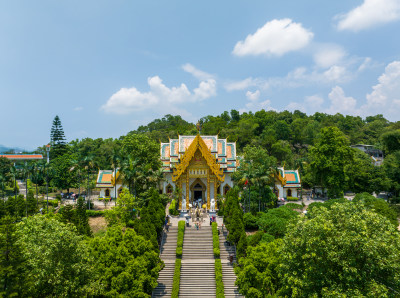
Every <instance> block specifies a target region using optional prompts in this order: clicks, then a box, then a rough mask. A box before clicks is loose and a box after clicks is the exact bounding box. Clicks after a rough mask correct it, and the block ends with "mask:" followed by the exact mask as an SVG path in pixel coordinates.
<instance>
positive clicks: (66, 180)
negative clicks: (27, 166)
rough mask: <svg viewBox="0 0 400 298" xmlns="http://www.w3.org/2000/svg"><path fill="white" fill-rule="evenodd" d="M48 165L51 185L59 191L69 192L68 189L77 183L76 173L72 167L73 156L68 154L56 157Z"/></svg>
mask: <svg viewBox="0 0 400 298" xmlns="http://www.w3.org/2000/svg"><path fill="white" fill-rule="evenodd" d="M50 165H51V168H52V175H51V176H52V177H51V181H52V184H53V185H54V186H56V187H57V188H59V189H67V192H69V189H70V188H71V187H74V186H75V185H76V184H77V182H78V172H77V169H76V168H74V167H73V156H72V155H71V154H68V153H67V154H64V155H62V156H58V157H57V158H54V159H53V160H52V161H51V163H50Z"/></svg>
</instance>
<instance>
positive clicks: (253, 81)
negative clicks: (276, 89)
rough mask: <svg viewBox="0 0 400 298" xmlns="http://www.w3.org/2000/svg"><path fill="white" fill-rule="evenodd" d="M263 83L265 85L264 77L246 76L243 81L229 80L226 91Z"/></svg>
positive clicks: (258, 85) (243, 88) (259, 85)
mask: <svg viewBox="0 0 400 298" xmlns="http://www.w3.org/2000/svg"><path fill="white" fill-rule="evenodd" d="M262 85H265V80H262V79H259V78H257V79H253V78H251V77H250V78H246V79H244V80H241V81H236V82H229V83H226V84H225V85H224V87H225V89H226V91H238V90H245V89H247V88H249V87H254V86H257V87H261V86H262Z"/></svg>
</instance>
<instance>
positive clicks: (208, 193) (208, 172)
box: [207, 170, 211, 210]
mask: <svg viewBox="0 0 400 298" xmlns="http://www.w3.org/2000/svg"><path fill="white" fill-rule="evenodd" d="M210 203H211V202H210V171H209V170H208V171H207V209H208V210H209V209H210Z"/></svg>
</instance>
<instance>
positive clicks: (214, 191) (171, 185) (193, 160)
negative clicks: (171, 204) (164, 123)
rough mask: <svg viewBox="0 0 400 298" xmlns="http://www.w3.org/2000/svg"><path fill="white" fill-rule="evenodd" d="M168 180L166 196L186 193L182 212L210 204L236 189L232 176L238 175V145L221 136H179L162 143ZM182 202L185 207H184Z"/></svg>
mask: <svg viewBox="0 0 400 298" xmlns="http://www.w3.org/2000/svg"><path fill="white" fill-rule="evenodd" d="M161 160H162V164H163V171H164V178H165V182H164V183H163V186H162V187H163V189H162V191H163V193H172V192H173V190H174V189H175V188H176V187H177V186H178V187H179V189H180V190H181V191H182V198H181V199H180V200H179V201H180V202H179V204H180V205H179V209H189V204H192V205H194V204H196V203H200V204H201V205H202V204H207V208H208V209H209V208H210V203H211V200H212V199H216V197H217V195H218V194H222V195H223V194H226V193H227V192H228V190H229V189H231V188H232V186H233V182H232V179H231V175H232V173H233V172H235V171H236V167H237V158H236V143H229V142H228V141H227V140H226V139H219V138H218V136H200V135H199V134H198V135H197V136H179V138H178V139H171V140H169V142H168V143H161ZM182 202H183V203H184V206H182Z"/></svg>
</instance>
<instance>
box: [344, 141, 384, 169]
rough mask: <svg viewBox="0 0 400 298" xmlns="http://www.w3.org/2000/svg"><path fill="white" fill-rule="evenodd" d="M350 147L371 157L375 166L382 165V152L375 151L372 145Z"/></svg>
mask: <svg viewBox="0 0 400 298" xmlns="http://www.w3.org/2000/svg"><path fill="white" fill-rule="evenodd" d="M350 147H351V148H356V149H359V150H361V151H363V152H365V153H366V154H368V155H369V156H370V157H371V159H372V161H373V163H374V165H375V166H381V165H382V163H383V152H382V150H379V149H375V148H374V146H372V145H363V144H357V145H351V146H350Z"/></svg>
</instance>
